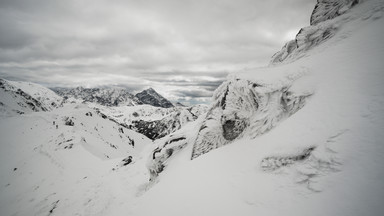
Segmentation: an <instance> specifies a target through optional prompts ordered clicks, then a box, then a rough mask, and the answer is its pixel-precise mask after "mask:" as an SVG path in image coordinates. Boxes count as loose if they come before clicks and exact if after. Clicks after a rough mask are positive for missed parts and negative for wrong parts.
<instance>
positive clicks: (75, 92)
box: [52, 87, 174, 108]
mask: <svg viewBox="0 0 384 216" xmlns="http://www.w3.org/2000/svg"><path fill="white" fill-rule="evenodd" d="M52 90H53V91H55V92H56V93H57V94H58V95H60V96H62V97H64V98H66V99H71V98H75V99H79V100H83V101H85V102H90V103H96V104H100V105H103V106H108V107H116V106H136V105H141V104H148V105H151V106H155V107H163V108H170V107H173V106H174V105H173V104H172V103H171V102H170V101H168V100H167V99H165V98H164V97H163V96H161V95H160V94H159V93H157V92H156V91H155V90H154V89H152V88H149V89H146V90H143V91H142V92H140V93H137V94H136V95H133V94H132V93H130V92H129V91H128V90H127V89H125V88H119V87H104V88H83V87H76V88H52Z"/></svg>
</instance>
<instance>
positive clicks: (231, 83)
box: [191, 78, 311, 159]
mask: <svg viewBox="0 0 384 216" xmlns="http://www.w3.org/2000/svg"><path fill="white" fill-rule="evenodd" d="M294 82H295V79H292V80H290V81H287V82H286V83H285V84H284V85H280V86H268V85H263V84H261V83H255V82H253V81H250V80H245V79H238V78H234V79H230V80H228V81H226V82H225V83H223V84H222V85H221V86H220V87H219V88H218V89H217V90H216V92H215V94H214V100H215V103H214V105H213V106H212V108H211V109H210V110H209V111H208V114H207V116H206V118H205V121H204V122H203V124H202V125H201V127H200V131H199V134H198V136H197V139H196V141H195V143H194V146H193V151H192V156H191V158H192V159H194V158H196V157H198V156H200V155H202V154H205V153H207V152H209V151H211V150H213V149H216V148H219V147H221V146H224V145H226V144H228V143H230V142H231V141H233V140H235V139H237V138H240V137H242V136H243V135H244V134H247V136H250V137H251V138H254V137H256V136H258V135H261V134H263V133H265V132H267V131H269V130H271V129H272V128H273V127H275V126H276V125H277V124H278V123H279V122H280V121H282V120H283V119H286V118H287V117H289V116H291V115H292V114H294V113H295V112H297V111H298V110H299V109H300V108H302V107H303V106H304V104H305V101H306V99H307V97H308V96H310V95H311V94H310V93H305V92H295V91H292V90H291V89H290V87H291V86H292V85H293V84H294Z"/></svg>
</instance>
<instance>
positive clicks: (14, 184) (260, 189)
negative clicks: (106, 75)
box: [0, 0, 384, 216]
mask: <svg viewBox="0 0 384 216" xmlns="http://www.w3.org/2000/svg"><path fill="white" fill-rule="evenodd" d="M383 15H384V1H383V0H365V1H360V3H359V4H357V5H355V6H354V7H352V8H351V9H350V10H349V11H347V12H345V13H344V14H343V15H341V16H339V17H336V18H334V19H332V20H329V21H327V22H333V24H332V25H333V26H337V30H336V31H335V32H334V35H333V36H332V37H330V38H328V39H327V40H325V41H323V42H321V43H319V44H317V45H316V46H314V47H311V48H310V49H308V50H307V51H306V52H302V53H300V55H299V56H297V57H295V58H292V59H289V61H287V62H285V61H283V63H281V64H279V65H278V66H270V67H266V68H258V69H253V70H249V71H245V72H241V73H236V74H232V75H230V76H229V77H228V82H239V83H236V88H234V89H241V86H240V83H241V82H244V83H248V81H249V82H251V83H254V84H257V85H256V86H255V88H259V89H256V90H257V92H259V93H261V92H263V91H264V92H268V91H270V90H272V89H281V88H288V89H289V91H290V92H293V93H294V94H296V95H308V97H306V99H305V103H303V105H302V106H300V109H298V110H295V112H294V113H291V114H290V115H289V116H285V117H284V118H281V119H280V118H279V121H276V122H275V124H273V126H272V127H271V128H269V129H268V130H265V131H264V130H263V132H262V133H260V134H258V136H255V134H254V131H255V130H253V129H252V127H246V129H245V130H244V131H242V132H241V133H240V134H236V135H238V136H234V138H233V137H230V138H231V139H232V138H233V139H232V140H229V141H228V140H227V139H226V140H227V141H226V143H225V144H223V145H222V146H221V147H220V148H217V149H215V150H212V151H209V152H207V153H205V154H201V155H199V156H198V157H196V158H194V159H193V160H191V156H192V152H193V149H194V145H195V143H196V140H198V137H199V132H200V130H201V126H202V125H203V124H204V122H205V121H206V120H207V119H206V118H204V115H202V116H201V117H200V118H199V119H198V120H197V121H194V122H190V123H187V124H186V125H185V126H184V127H182V128H181V129H180V130H179V131H177V132H175V133H174V134H170V135H168V136H166V137H163V138H162V139H159V140H156V141H155V142H154V143H152V142H151V141H150V140H148V139H146V138H145V137H144V136H143V135H141V134H137V133H135V132H133V131H130V130H127V129H123V130H124V133H121V132H120V131H119V126H118V125H117V124H115V123H114V122H112V121H109V120H107V119H103V118H101V117H100V116H97V115H95V113H93V115H92V116H89V114H88V116H87V115H86V113H88V112H94V111H93V110H92V109H90V108H87V107H85V106H80V107H77V108H76V106H78V105H76V104H74V105H68V106H64V107H62V108H58V109H56V110H53V111H51V112H36V113H31V114H26V115H21V116H15V117H2V118H1V119H0V173H1V178H0V215H135V216H136V215H145V216H148V215H167V216H172V215H175V216H176V215H177V216H179V215H191V216H195V215H196V216H197V215H199V216H204V215H231V216H232V215H242V216H243V215H276V216H277V215H278V216H281V215H295V216H297V215H303V216H307V215H318V216H323V215H335V216H336V215H337V216H354V215H356V216H361V215H364V216H380V215H383V213H384V205H383V200H384V180H383V179H384V141H383V140H384V133H383V131H384V94H383V93H384V61H383V56H384V37H383V35H384V19H383ZM225 85H226V83H224V84H223V86H222V87H225ZM252 86H253V85H252ZM222 87H221V88H222ZM231 88H232V87H231ZM247 88H249V86H248V85H247V86H244V89H243V90H244V91H248V90H247ZM223 89H224V90H225V88H223ZM220 92H221V90H220V89H218V90H217V91H216V95H217V94H221V93H220ZM224 92H225V91H224ZM248 92H249V91H248ZM230 94H232V95H233V97H232V96H230V97H229V98H231V97H232V99H235V98H237V97H235V96H236V95H237V93H233V92H231V93H229V94H228V95H230ZM309 95H310V96H309ZM229 98H227V100H229ZM244 98H247V97H244ZM214 99H215V98H214ZM271 101H273V102H274V103H275V102H276V101H277V100H275V99H274V100H271ZM232 102H233V101H232ZM216 103H217V101H214V103H213V104H212V107H211V110H213V109H216V108H215V106H216ZM276 103H277V102H276ZM244 104H248V103H244ZM266 107H275V108H276V107H277V108H278V106H275V105H274V106H272V105H268V106H266ZM119 109H121V108H119ZM131 109H133V108H131ZM231 110H233V109H231ZM277 110H279V109H277ZM275 111H276V110H272V112H275ZM123 112H124V111H121V113H123ZM265 112H271V110H269V109H266V111H265ZM142 113H144V112H142ZM244 113H247V112H244ZM223 114H224V115H227V114H228V113H223ZM240 114H241V113H240ZM240 114H239V115H240ZM254 114H257V113H254ZM275 114H276V113H275ZM161 115H162V114H159V117H160V116H161ZM228 115H229V114H228ZM207 116H209V115H207ZM65 117H73V118H72V119H73V122H74V126H68V125H64V120H65ZM250 117H251V118H253V117H254V116H253V114H252V115H251V116H250ZM63 119H64V120H63ZM53 121H56V122H55V123H57V122H59V128H58V129H56V128H55V126H54V125H53ZM66 121H68V119H66ZM252 124H253V122H250V123H249V125H252ZM220 130H221V129H220ZM62 134H63V135H62ZM120 136H121V137H120ZM128 137H129V138H128ZM83 138H84V139H83ZM181 138H184V139H181ZM224 138H225V137H224ZM68 139H72V140H71V141H67V140H68ZM131 139H132V140H134V142H135V144H134V146H132V145H131V144H129V143H131V142H130V140H131ZM220 139H221V138H220ZM59 143H61V144H59ZM108 143H109V144H112V145H115V147H116V148H114V147H112V146H111V145H109V144H108ZM70 144H73V145H72V146H71V145H70ZM65 146H68V147H67V148H65ZM69 146H71V147H69ZM156 148H158V149H159V150H160V151H159V152H157V153H155V159H154V160H153V156H154V154H153V153H154V152H153V150H154V149H156ZM169 149H172V150H169ZM107 156H108V157H107ZM127 156H132V157H133V160H132V162H131V163H129V164H128V165H126V166H123V165H122V160H123V159H125V158H127ZM123 163H124V161H123ZM157 165H161V166H163V167H162V168H161V169H162V172H157V173H156V174H155V175H153V176H150V173H149V172H148V171H147V168H150V169H152V170H156V171H158V169H159V166H157ZM151 174H152V173H151ZM150 177H151V178H152V181H149V178H150Z"/></svg>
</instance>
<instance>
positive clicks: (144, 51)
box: [0, 0, 316, 104]
mask: <svg viewBox="0 0 384 216" xmlns="http://www.w3.org/2000/svg"><path fill="white" fill-rule="evenodd" d="M315 3H316V0H62V1H59V0H56V1H55V0H0V77H2V78H5V79H10V80H21V81H31V82H35V83H40V84H43V85H45V86H48V87H54V86H60V87H74V86H79V85H81V86H84V87H95V86H108V85H116V86H123V87H127V88H129V89H130V90H132V91H139V90H142V89H145V88H148V87H153V88H154V89H155V90H157V91H158V92H159V93H160V94H163V95H164V96H166V97H168V98H169V99H171V100H173V101H181V102H184V103H186V104H188V103H199V102H207V101H209V99H210V96H211V95H212V92H213V90H214V89H215V88H216V87H217V86H218V85H219V84H220V83H221V82H222V81H223V80H224V79H225V78H226V76H227V74H228V73H230V72H236V71H240V70H243V69H244V68H252V67H257V66H264V65H267V64H268V62H269V60H270V57H271V56H272V55H273V54H274V53H275V52H277V51H278V50H280V48H281V47H282V46H283V45H284V43H285V42H286V41H288V40H290V39H293V38H294V35H295V34H296V33H297V32H298V30H299V29H300V28H301V27H304V26H307V25H309V17H310V14H311V12H312V9H313V7H314V5H315Z"/></svg>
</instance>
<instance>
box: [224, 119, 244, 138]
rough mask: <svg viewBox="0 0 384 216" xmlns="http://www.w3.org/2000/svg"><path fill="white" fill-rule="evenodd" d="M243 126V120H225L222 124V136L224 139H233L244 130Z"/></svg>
mask: <svg viewBox="0 0 384 216" xmlns="http://www.w3.org/2000/svg"><path fill="white" fill-rule="evenodd" d="M245 127H246V123H245V121H243V120H240V119H233V120H232V119H231V120H226V121H225V122H224V124H223V136H224V138H225V139H226V140H230V141H231V140H234V139H236V138H237V137H238V136H239V135H240V134H241V133H242V132H243V131H244V129H245Z"/></svg>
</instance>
